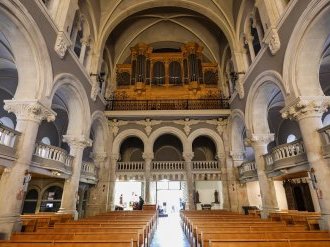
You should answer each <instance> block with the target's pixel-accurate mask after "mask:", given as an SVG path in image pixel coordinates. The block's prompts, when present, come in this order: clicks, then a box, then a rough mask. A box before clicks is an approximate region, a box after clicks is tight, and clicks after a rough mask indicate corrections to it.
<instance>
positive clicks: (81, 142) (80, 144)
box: [63, 135, 93, 149]
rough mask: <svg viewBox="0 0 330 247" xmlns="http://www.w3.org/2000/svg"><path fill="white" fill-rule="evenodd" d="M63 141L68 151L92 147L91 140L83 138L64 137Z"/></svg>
mask: <svg viewBox="0 0 330 247" xmlns="http://www.w3.org/2000/svg"><path fill="white" fill-rule="evenodd" d="M63 141H64V142H66V143H67V144H68V145H69V146H70V149H71V148H72V149H84V148H85V147H90V146H92V143H93V142H92V140H91V139H89V138H86V137H85V136H74V135H64V136H63Z"/></svg>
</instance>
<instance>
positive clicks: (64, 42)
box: [54, 32, 71, 59]
mask: <svg viewBox="0 0 330 247" xmlns="http://www.w3.org/2000/svg"><path fill="white" fill-rule="evenodd" d="M70 46H71V41H70V40H69V39H68V38H67V37H66V35H65V33H64V32H59V33H58V34H57V38H56V41H55V46H54V50H55V51H56V53H57V55H58V56H59V57H60V58H61V59H63V58H64V56H65V53H66V51H67V50H68V49H69V47H70Z"/></svg>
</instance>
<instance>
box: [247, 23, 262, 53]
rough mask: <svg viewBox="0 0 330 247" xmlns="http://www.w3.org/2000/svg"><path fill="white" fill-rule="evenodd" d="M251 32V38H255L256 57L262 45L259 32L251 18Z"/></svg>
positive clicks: (253, 43)
mask: <svg viewBox="0 0 330 247" xmlns="http://www.w3.org/2000/svg"><path fill="white" fill-rule="evenodd" d="M250 22H251V25H250V32H251V36H252V38H253V40H252V46H253V50H254V53H255V55H257V54H258V53H259V51H260V49H261V45H260V40H259V34H258V30H257V28H256V27H255V25H254V24H253V19H252V18H250Z"/></svg>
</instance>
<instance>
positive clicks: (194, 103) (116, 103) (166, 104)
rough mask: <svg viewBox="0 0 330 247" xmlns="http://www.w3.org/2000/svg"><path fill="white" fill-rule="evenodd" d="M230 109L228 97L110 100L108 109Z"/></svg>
mask: <svg viewBox="0 0 330 247" xmlns="http://www.w3.org/2000/svg"><path fill="white" fill-rule="evenodd" d="M213 109H214V110H219V109H229V101H228V99H187V100H185V99H177V100H176V99H173V100H109V101H108V104H107V107H106V110H108V111H149V110H213Z"/></svg>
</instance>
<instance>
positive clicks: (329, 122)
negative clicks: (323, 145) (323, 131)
mask: <svg viewBox="0 0 330 247" xmlns="http://www.w3.org/2000/svg"><path fill="white" fill-rule="evenodd" d="M328 125H330V114H327V115H326V116H325V117H324V119H323V126H328Z"/></svg>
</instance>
